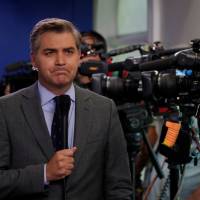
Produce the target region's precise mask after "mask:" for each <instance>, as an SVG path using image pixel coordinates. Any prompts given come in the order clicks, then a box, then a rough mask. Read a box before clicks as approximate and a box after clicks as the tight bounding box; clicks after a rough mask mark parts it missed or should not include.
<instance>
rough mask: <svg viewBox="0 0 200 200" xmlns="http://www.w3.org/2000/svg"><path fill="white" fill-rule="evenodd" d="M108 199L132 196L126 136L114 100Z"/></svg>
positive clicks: (115, 199) (109, 152) (108, 157)
mask: <svg viewBox="0 0 200 200" xmlns="http://www.w3.org/2000/svg"><path fill="white" fill-rule="evenodd" d="M105 180H106V184H105V187H106V188H105V191H106V197H107V198H106V199H108V200H130V199H131V196H132V191H133V189H132V183H131V174H130V167H129V160H128V153H127V146H126V141H125V136H124V133H123V130H122V127H121V123H120V120H119V117H118V112H117V109H116V106H115V105H114V103H113V102H112V105H111V111H110V126H109V130H108V140H107V150H106V177H105Z"/></svg>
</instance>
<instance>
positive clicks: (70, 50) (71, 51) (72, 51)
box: [65, 49, 74, 54]
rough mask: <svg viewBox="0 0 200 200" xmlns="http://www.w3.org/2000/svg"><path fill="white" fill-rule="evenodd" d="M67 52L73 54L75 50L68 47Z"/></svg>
mask: <svg viewBox="0 0 200 200" xmlns="http://www.w3.org/2000/svg"><path fill="white" fill-rule="evenodd" d="M65 53H66V54H73V53H74V50H72V49H67V50H66V51H65Z"/></svg>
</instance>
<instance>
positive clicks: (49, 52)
mask: <svg viewBox="0 0 200 200" xmlns="http://www.w3.org/2000/svg"><path fill="white" fill-rule="evenodd" d="M53 53H54V52H53V51H46V52H45V55H47V56H50V55H52V54H53Z"/></svg>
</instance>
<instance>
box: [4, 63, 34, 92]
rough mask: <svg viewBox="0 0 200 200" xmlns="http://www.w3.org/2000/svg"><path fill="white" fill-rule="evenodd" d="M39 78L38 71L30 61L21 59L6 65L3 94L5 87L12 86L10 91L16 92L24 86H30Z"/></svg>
mask: <svg viewBox="0 0 200 200" xmlns="http://www.w3.org/2000/svg"><path fill="white" fill-rule="evenodd" d="M36 80H37V72H36V71H33V70H32V65H31V63H30V62H26V61H19V62H16V63H13V64H10V65H7V66H6V67H5V72H4V75H3V77H2V79H1V95H4V89H5V87H6V86H7V85H9V86H10V92H15V91H17V90H19V89H22V88H24V87H27V86H30V85H31V84H33V83H34V82H35V81H36Z"/></svg>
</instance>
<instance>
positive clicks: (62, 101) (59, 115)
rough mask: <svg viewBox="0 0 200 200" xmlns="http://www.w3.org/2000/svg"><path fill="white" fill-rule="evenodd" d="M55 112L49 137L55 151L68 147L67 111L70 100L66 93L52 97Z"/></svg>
mask: <svg viewBox="0 0 200 200" xmlns="http://www.w3.org/2000/svg"><path fill="white" fill-rule="evenodd" d="M54 101H55V112H54V116H53V122H52V126H51V138H52V142H53V146H54V148H55V150H56V151H58V150H61V149H65V148H68V113H69V109H70V104H71V100H70V97H69V96H68V95H60V96H56V97H54Z"/></svg>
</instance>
